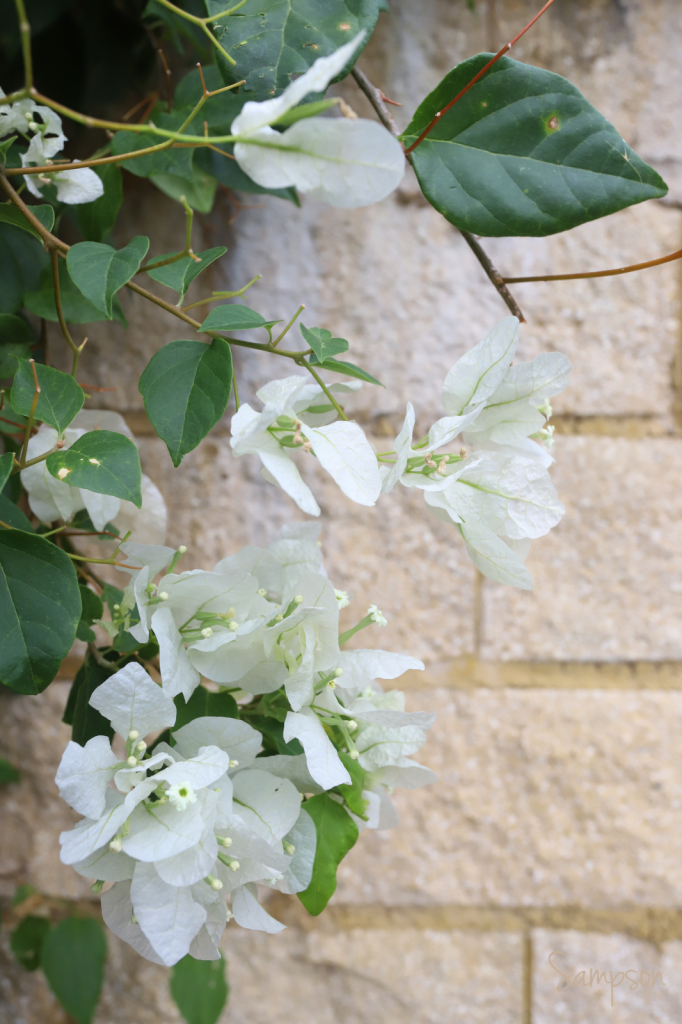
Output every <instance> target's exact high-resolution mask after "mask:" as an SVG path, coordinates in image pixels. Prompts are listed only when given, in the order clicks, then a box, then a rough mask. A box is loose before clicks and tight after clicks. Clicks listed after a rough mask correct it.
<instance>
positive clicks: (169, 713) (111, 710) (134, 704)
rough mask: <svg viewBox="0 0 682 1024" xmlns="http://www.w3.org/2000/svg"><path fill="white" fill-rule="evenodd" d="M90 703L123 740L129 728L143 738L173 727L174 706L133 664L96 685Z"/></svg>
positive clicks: (138, 667)
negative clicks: (151, 733)
mask: <svg viewBox="0 0 682 1024" xmlns="http://www.w3.org/2000/svg"><path fill="white" fill-rule="evenodd" d="M90 704H91V705H92V707H93V708H95V709H96V710H97V711H99V712H100V714H102V715H104V717H105V718H108V719H109V721H110V722H111V724H112V725H113V727H114V729H115V730H116V732H117V733H118V734H119V736H122V737H123V738H124V739H127V737H128V735H129V733H130V732H131V730H133V729H136V730H137V731H138V732H139V734H140V736H146V735H147V734H148V733H150V732H156V731H157V730H160V729H165V728H166V726H170V725H174V724H175V717H176V710H175V704H174V703H173V701H172V700H171V698H170V697H169V696H168V695H167V694H166V693H164V692H163V690H162V689H161V687H160V686H157V685H156V683H155V682H154V680H153V679H152V678H151V676H149V675H148V674H147V673H146V672H145V670H144V669H143V668H142V666H141V665H138V664H137V663H136V662H131V664H129V665H126V666H125V668H122V669H121V670H120V671H119V672H116V673H115V674H114V675H113V676H110V677H109V679H107V680H106V681H105V682H104V683H102V685H101V686H98V687H97V689H96V690H95V691H94V693H93V694H92V696H91V698H90Z"/></svg>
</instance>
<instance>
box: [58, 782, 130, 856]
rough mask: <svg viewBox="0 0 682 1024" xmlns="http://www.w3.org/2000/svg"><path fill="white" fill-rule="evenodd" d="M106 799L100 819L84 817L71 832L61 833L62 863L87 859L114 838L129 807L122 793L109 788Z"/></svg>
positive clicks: (126, 815)
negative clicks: (94, 819)
mask: <svg viewBox="0 0 682 1024" xmlns="http://www.w3.org/2000/svg"><path fill="white" fill-rule="evenodd" d="M106 800H107V807H105V811H104V814H103V815H102V817H101V818H100V819H99V821H91V820H90V819H89V818H84V819H83V821H81V822H79V823H78V825H76V827H75V828H73V829H71V831H70V832H62V833H61V834H60V836H59V842H60V844H61V847H62V849H61V853H60V860H61V862H62V864H76V863H78V862H79V861H82V860H85V859H86V858H87V857H90V856H91V855H92V854H93V853H94V852H95V851H96V850H99V849H100V848H101V847H103V846H104V845H105V843H108V842H109V840H110V839H113V838H114V836H115V835H116V833H117V832H118V830H119V828H120V827H121V825H122V824H123V822H124V821H125V820H126V818H127V817H128V809H127V807H126V806H125V805H124V803H123V797H122V796H121V794H120V793H115V792H114V791H113V790H111V789H109V790H107V793H106Z"/></svg>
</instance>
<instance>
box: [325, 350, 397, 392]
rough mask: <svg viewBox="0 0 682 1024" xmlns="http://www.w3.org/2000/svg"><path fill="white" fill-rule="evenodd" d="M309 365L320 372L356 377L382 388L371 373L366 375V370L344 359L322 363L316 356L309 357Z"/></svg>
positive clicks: (327, 360) (326, 360) (328, 360)
mask: <svg viewBox="0 0 682 1024" xmlns="http://www.w3.org/2000/svg"><path fill="white" fill-rule="evenodd" d="M310 363H311V365H312V366H316V367H318V368H319V369H320V370H333V371H334V373H345V375H346V376H347V377H357V379H358V380H364V381H366V382H367V383H368V384H378V385H379V387H380V388H383V386H384V385H383V384H382V383H381V381H380V380H377V379H376V377H373V376H372V374H371V373H367V370H363V369H361V367H359V366H356V365H355V363H347V362H346V360H345V359H325V360H324V361H322V360H320V359H318V358H317V356H311V357H310Z"/></svg>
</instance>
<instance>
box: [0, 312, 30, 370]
mask: <svg viewBox="0 0 682 1024" xmlns="http://www.w3.org/2000/svg"><path fill="white" fill-rule="evenodd" d="M34 337H35V336H34V334H33V331H32V330H31V328H30V327H29V325H28V324H27V323H26V321H25V320H24V319H23V317H20V316H13V315H12V314H11V313H0V377H12V376H13V375H14V374H15V373H16V369H17V359H29V358H30V356H31V343H32V342H33V341H34Z"/></svg>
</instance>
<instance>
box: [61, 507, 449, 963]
mask: <svg viewBox="0 0 682 1024" xmlns="http://www.w3.org/2000/svg"><path fill="white" fill-rule="evenodd" d="M318 532H319V527H318V526H317V525H316V524H312V523H311V524H305V523H299V524H296V525H294V526H291V527H288V528H285V529H284V530H283V531H282V535H281V536H280V538H279V539H278V540H276V541H275V542H274V543H273V544H271V545H269V547H267V548H257V547H247V548H244V549H243V550H242V551H240V552H238V553H237V554H235V555H232V556H229V557H228V558H225V559H223V560H222V561H221V562H219V563H218V564H217V565H216V567H215V569H214V571H213V572H204V571H200V570H191V571H188V572H182V573H174V572H170V573H169V572H166V574H165V575H162V576H161V579H160V580H159V582H158V583H155V582H154V580H155V578H156V577H158V576H159V575H160V574H161V573H163V572H164V571H165V570H167V568H168V566H169V565H170V564H171V563H173V564H175V563H176V562H177V560H178V556H179V554H181V552H173V550H172V549H171V548H168V547H159V546H145V545H141V544H135V543H130V542H127V543H125V544H124V545H122V548H121V554H120V558H121V560H122V561H123V560H125V562H126V563H127V564H128V565H129V568H128V569H124V570H123V571H127V572H128V573H129V574H130V576H131V583H130V585H129V588H127V591H126V595H125V597H124V599H123V602H122V604H125V603H126V602H127V604H128V606H129V607H131V608H132V606H133V604H137V607H138V610H139V611H140V614H141V619H140V622H139V623H138V624H137V626H133V627H131V628H130V632H133V633H135V634H136V637H137V638H138V639H139V640H140V641H147V640H149V639H150V638H154V637H155V638H156V640H157V641H158V643H159V647H160V667H161V676H162V685H158V684H157V683H155V682H154V681H153V680H152V679H151V678H150V676H149V675H148V674H147V672H146V671H145V669H144V668H143V667H142V665H141V664H139V663H136V662H130V663H129V664H128V665H126V666H125V667H124V668H122V669H120V670H119V671H117V672H115V673H114V674H113V675H111V676H110V677H109V678H108V679H107V680H106V681H105V682H104V683H102V684H101V685H100V686H99V687H97V688H96V689H95V690H94V692H93V694H92V696H91V697H90V701H89V703H90V705H91V706H92V707H93V708H94V709H95V710H97V711H98V712H99V713H100V714H101V715H102V716H104V718H105V719H107V720H108V721H109V722H111V726H112V728H113V729H114V730H115V731H116V732H117V733H118V734H119V736H120V737H121V738H122V741H123V744H124V747H125V749H123V747H121V746H116V750H117V751H120V754H119V753H116V752H114V750H113V749H112V746H111V744H110V742H109V739H108V737H107V736H101V735H96V736H93V737H92V738H91V739H89V740H88V741H87V742H86V743H85V745H84V746H81V745H79V744H78V743H75V742H71V743H69V745H68V747H67V749H66V751H65V753H64V756H63V758H62V762H61V764H60V766H59V770H58V772H57V777H56V781H57V785H58V787H59V790H60V793H61V795H62V796H63V797H64V799H65V800H66V801H67V802H68V803H69V804H70V805H71V807H73V808H74V809H75V810H76V811H78V812H79V813H81V814H83V815H84V816H85V817H84V819H83V820H82V821H81V822H79V824H78V825H76V827H75V828H73V829H72V830H70V831H68V832H64V833H62V835H61V836H60V843H61V846H62V852H61V859H62V861H63V862H64V863H65V864H72V865H73V866H74V867H75V869H76V870H77V871H78V872H80V873H81V874H82V875H85V876H87V877H90V878H93V879H96V880H97V890H98V891H99V890H100V889H101V888H102V886H103V885H104V883H107V884H109V883H110V884H111V886H112V887H111V888H110V889H108V890H107V891H106V892H104V893H103V895H102V913H103V916H104V920H105V922H106V923H107V924H108V926H109V927H110V928H111V930H112V931H114V932H115V933H116V934H117V935H118V936H120V937H121V938H122V939H124V940H125V941H126V942H128V943H130V945H131V946H133V948H134V949H136V950H137V951H138V952H139V953H140V954H141V955H142V956H145V957H146V958H147V959H149V960H152V961H154V962H156V963H162V964H166V965H171V964H174V963H176V962H177V961H178V960H180V959H181V958H182V957H183V956H186V955H187V954H188V953H189V954H191V955H192V956H193V957H195V958H197V959H209V960H210V959H217V958H218V957H219V952H218V944H219V941H220V938H221V936H222V933H223V930H224V928H225V925H226V922H227V920H229V919H230V918H232V917H233V918H234V920H235V921H236V923H237V924H238V925H239V926H241V927H243V928H250V929H257V930H261V931H265V932H270V933H275V932H278V931H281V930H282V928H283V925H282V924H280V922H279V921H276V920H275V919H274V918H273V917H271V916H270V914H268V913H267V911H266V910H265V909H264V908H263V907H262V906H261V905H260V903H259V901H258V890H257V885H261V886H266V887H270V888H273V889H278V890H280V891H281V892H283V893H288V894H294V893H302V892H303V891H304V890H306V889H308V887H309V886H310V884H311V879H312V878H313V870H314V866H315V863H316V851H317V833H316V826H315V821H314V817H313V816H312V811H311V813H310V814H309V813H308V811H307V810H306V803H307V799H313V798H316V797H317V798H318V799H322V798H324V799H325V800H327V801H328V800H330V799H333V800H335V801H337V802H338V803H339V805H341V806H342V807H343V808H344V809H345V811H346V813H347V814H348V816H349V819H350V820H349V821H348V827H349V828H350V829H353V830H354V829H355V828H356V827H357V832H361V831H363V830H364V829H366V828H390V827H392V826H393V825H395V824H396V823H397V816H396V814H395V810H394V808H393V805H392V803H391V800H390V794H391V792H392V790H393V788H394V787H396V786H406V787H408V788H415V787H417V786H421V785H425V784H427V783H429V782H432V781H434V780H435V775H434V774H433V773H432V772H431V771H430V770H429V769H428V768H424V767H422V766H421V765H419V764H418V763H417V762H415V761H413V760H411V757H410V755H412V754H413V753H415V752H416V751H417V750H418V749H419V747H421V745H422V744H423V743H424V741H425V739H426V730H427V729H429V728H430V726H431V724H432V722H433V717H434V716H433V715H429V714H424V713H420V712H417V713H415V714H408V713H407V712H405V709H404V699H403V695H402V694H401V693H399V692H398V691H389V692H388V693H384V692H383V691H382V690H381V687H380V686H379V684H378V683H377V682H376V680H377V678H381V679H395V678H397V677H398V676H399V675H401V674H402V673H403V672H405V671H407V670H415V669H416V670H420V669H423V667H424V666H423V665H422V663H421V662H419V661H416V660H415V659H414V658H410V657H407V656H405V655H401V654H393V653H390V652H388V651H373V650H359V651H341V650H340V649H339V608H340V606H344V607H346V606H348V605H349V604H350V601H349V599H348V596H347V595H345V594H343V592H340V591H335V590H334V588H333V587H332V585H331V584H330V582H329V580H328V579H327V578H326V576H325V575H324V569H323V566H322V562H321V556H320V548H319V545H318V543H317V534H318ZM161 595H164V596H163V597H162V596H161ZM339 595H341V598H342V600H340V599H339ZM121 614H123V613H121ZM385 622H386V620H385V618H384V617H383V615H382V614H381V612H379V610H378V609H377V607H376V606H375V605H372V606H371V607H370V609H369V610H368V613H367V614H366V615H365V616H364V617H362V618H361V622H360V624H359V625H360V626H362V627H363V628H364V627H366V626H370V625H374V624H379V625H380V624H382V623H385ZM202 675H203V676H204V677H207V678H208V679H209V680H213V681H214V682H220V681H222V680H224V679H225V678H229V679H230V681H231V682H235V683H237V684H238V687H239V688H240V689H241V697H240V700H241V704H240V707H239V715H240V717H239V718H232V717H226V716H224V715H211V714H210V710H211V708H210V706H209V714H204V715H202V716H200V717H195V718H191V719H190V718H189V715H190V712H189V709H187V711H184V709H185V706H186V702H187V701H188V700H189V699H190V698H191V696H192V694H193V692H194V691H195V689H196V687H197V686H198V685H199V684H200V679H201V676H202ZM204 693H205V691H204ZM180 694H182V696H179V695H180ZM237 696H239V693H238V694H237ZM173 698H175V699H173ZM209 699H210V696H207V697H206V700H209ZM192 706H194V705H193V704H192ZM205 706H206V705H203V707H204V708H205ZM180 712H182V713H183V715H184V717H183V719H181V721H184V723H185V724H183V725H181V726H179V727H178V726H176V721H177V718H178V717H179V714H180ZM195 713H196V712H195ZM188 719H189V720H188ZM164 729H168V730H169V731H170V737H169V742H166V740H165V739H162V740H161V741H159V740H158V739H157V742H156V743H154V742H153V737H154V735H155V734H158V733H159V732H160V731H161V730H164ZM145 737H146V741H145ZM273 737H274V738H273ZM277 737H279V738H277ZM116 743H118V741H116ZM147 743H148V744H149V746H148V745H147ZM296 743H298V744H300V747H299V748H298V749H299V750H302V751H303V753H298V752H286V753H280V752H279V750H280V749H284V750H287V747H289V749H290V745H292V744H296ZM344 762H345V763H344ZM353 762H355V767H354V768H353V771H352V773H351V771H350V770H349V767H347V766H353ZM358 772H360V777H361V778H362V779H363V782H362V790H361V794H360V793H359V792H356V795H355V799H354V801H353V805H352V807H350V806H348V805H347V804H346V803H345V802H344V801H345V793H346V792H347V791H349V790H350V789H354V786H355V784H356V781H357V778H358V774H357V773H358ZM339 787H341V788H339ZM329 791H331V793H330V795H328V796H325V795H324V794H325V793H328V792H329ZM312 806H313V805H310V807H311V808H312ZM363 808H364V811H363ZM361 812H362V813H361ZM353 822H354V824H353ZM356 834H357V833H356ZM228 899H229V902H230V909H229V910H228V907H227V903H226V900H228Z"/></svg>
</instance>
